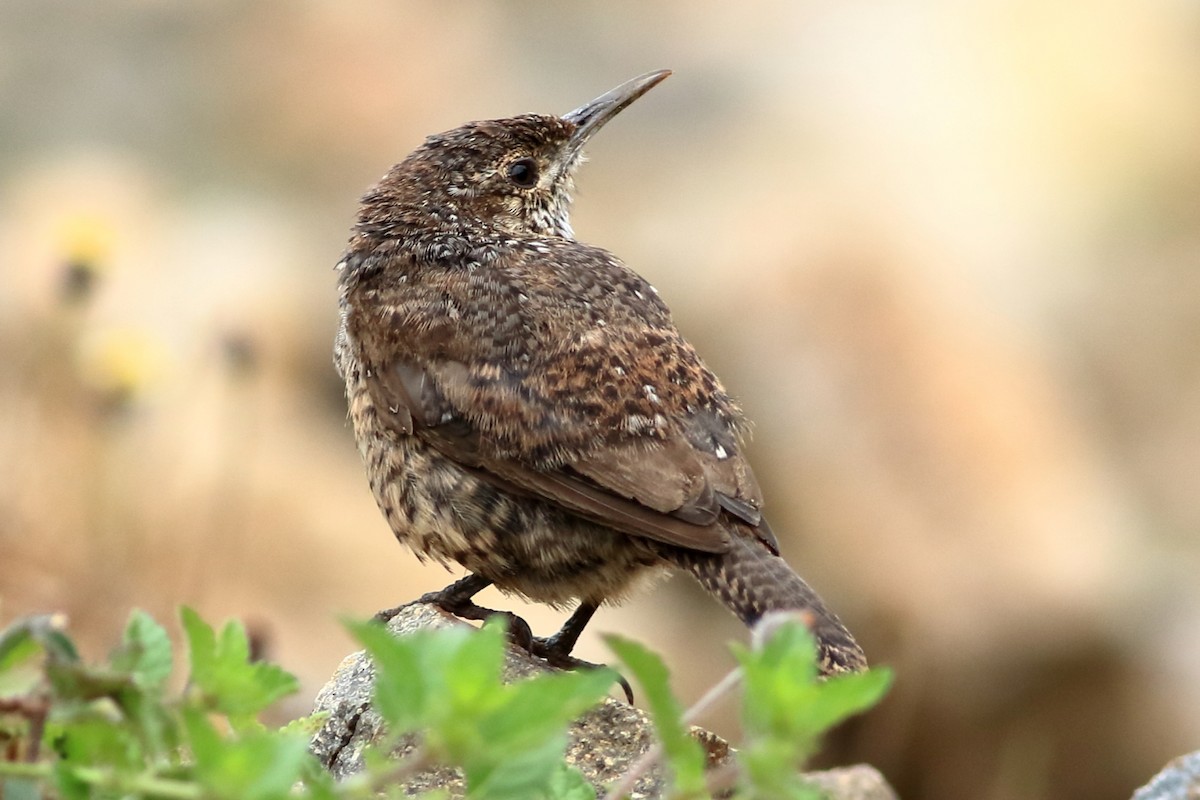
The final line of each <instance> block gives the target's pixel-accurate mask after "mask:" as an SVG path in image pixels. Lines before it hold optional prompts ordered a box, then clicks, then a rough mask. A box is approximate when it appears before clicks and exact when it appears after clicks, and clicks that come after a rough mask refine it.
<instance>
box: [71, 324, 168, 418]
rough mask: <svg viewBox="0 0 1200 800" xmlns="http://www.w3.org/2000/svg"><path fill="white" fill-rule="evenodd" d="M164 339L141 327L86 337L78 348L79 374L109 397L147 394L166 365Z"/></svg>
mask: <svg viewBox="0 0 1200 800" xmlns="http://www.w3.org/2000/svg"><path fill="white" fill-rule="evenodd" d="M167 361H168V359H167V349H166V347H165V346H164V344H163V342H162V341H161V340H160V339H158V338H157V337H155V336H154V335H152V334H151V333H148V332H146V331H144V330H136V329H130V328H116V329H107V330H100V331H96V332H94V333H92V334H89V335H88V336H86V337H85V338H84V339H83V341H82V342H81V343H80V348H79V362H78V364H79V375H80V380H81V381H82V382H83V384H84V385H85V386H87V387H88V388H90V389H92V390H93V391H95V392H96V393H97V394H99V395H101V396H103V397H104V398H106V399H110V400H119V401H128V400H133V399H135V398H138V397H144V396H145V395H147V394H150V393H152V392H153V391H154V389H156V388H157V387H158V386H159V385H160V384H161V383H162V379H163V376H164V374H165V373H166V366H167Z"/></svg>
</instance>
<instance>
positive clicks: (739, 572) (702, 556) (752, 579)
mask: <svg viewBox="0 0 1200 800" xmlns="http://www.w3.org/2000/svg"><path fill="white" fill-rule="evenodd" d="M732 538H733V540H734V544H733V549H732V550H730V551H729V552H727V553H701V552H697V551H694V550H674V549H672V551H671V552H670V553H668V554H667V555H668V558H670V560H671V561H672V562H674V563H675V565H676V566H678V567H680V568H681V569H684V570H686V571H687V572H689V573H691V575H692V576H693V577H695V578H696V580H698V581H699V582H700V585H701V586H703V587H704V588H705V589H707V590H708V592H709V593H710V594H712V595H713V596H714V597H716V598H717V599H719V600H720V601H721V602H722V603H724V604H725V606H726V607H727V608H728V609H729V610H730V611H732V612H733V613H734V614H735V615H737V617H738V618H739V619H740V620H742V622H744V623H745V624H746V625H747V627H750V626H753V625H754V624H755V623H757V622H758V621H759V619H761V618H762V617H763V615H765V614H768V613H770V612H772V611H799V612H801V613H802V614H803V615H804V616H805V617H806V618H807V619H808V620H809V627H810V628H811V629H812V632H813V635H814V636H815V637H816V639H817V651H818V655H819V658H820V662H821V663H820V666H821V672H822V673H823V674H826V675H830V674H834V673H838V672H858V671H860V670H864V669H866V668H867V658H866V655H864V653H863V651H862V648H861V647H859V646H858V643H857V642H856V641H854V637H853V636H852V635H851V634H850V631H848V630H847V629H846V626H845V625H843V624H842V621H841V620H840V619H838V617H837V615H836V614H834V613H833V612H832V611H830V610H829V609H827V608H826V607H825V603H824V602H822V601H821V598H820V597H819V596H818V595H817V593H816V592H814V591H813V590H812V588H811V587H810V586H809V585H808V584H807V583H805V582H804V579H803V578H801V577H800V576H799V575H797V574H796V573H795V571H794V570H792V568H791V567H789V566H788V564H787V562H786V561H784V560H783V559H782V558H780V557H779V556H777V555H773V554H771V553H770V552H768V551H767V548H766V547H765V546H764V545H763V544H762V543H761V542H759V541H758V540H756V539H753V538H750V536H748V535H737V533H736V532H735V534H734V536H733V537H732Z"/></svg>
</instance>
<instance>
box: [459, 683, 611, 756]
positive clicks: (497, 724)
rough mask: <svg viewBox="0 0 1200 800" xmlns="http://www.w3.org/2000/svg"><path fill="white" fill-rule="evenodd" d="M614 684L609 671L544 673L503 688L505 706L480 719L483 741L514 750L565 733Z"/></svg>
mask: <svg viewBox="0 0 1200 800" xmlns="http://www.w3.org/2000/svg"><path fill="white" fill-rule="evenodd" d="M614 683H616V673H615V672H613V671H612V670H610V669H585V670H579V671H577V672H559V673H546V674H542V675H536V676H534V677H532V678H527V679H525V680H523V681H520V682H518V683H514V684H512V685H510V686H505V687H503V693H504V704H503V706H502V707H500V708H498V709H496V711H495V712H493V713H491V714H489V715H487V716H485V717H484V718H483V719H481V720H480V726H479V727H480V733H481V734H482V736H483V738H484V739H486V740H488V741H491V742H495V743H497V744H503V746H505V747H506V748H511V749H512V750H513V751H520V750H523V749H524V748H526V747H533V746H536V745H537V744H538V743H539V742H542V741H544V740H546V739H548V738H550V737H552V736H554V735H556V734H559V733H561V732H562V731H564V730H565V729H566V727H567V725H569V724H570V723H571V722H572V721H573V720H574V719H576V718H577V717H578V716H579V715H580V714H582V713H583V712H585V711H587V710H588V709H589V708H591V707H592V706H594V705H596V703H598V702H599V701H600V700H601V699H602V698H603V697H604V696H605V694H607V693H608V690H609V689H610V688H611V687H612V685H613V684H614Z"/></svg>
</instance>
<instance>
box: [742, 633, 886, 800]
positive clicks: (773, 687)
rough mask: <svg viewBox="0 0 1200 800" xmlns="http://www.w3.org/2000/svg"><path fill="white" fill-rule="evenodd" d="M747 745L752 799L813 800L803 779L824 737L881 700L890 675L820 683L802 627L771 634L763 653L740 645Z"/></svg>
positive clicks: (878, 672) (746, 785) (747, 786)
mask: <svg viewBox="0 0 1200 800" xmlns="http://www.w3.org/2000/svg"><path fill="white" fill-rule="evenodd" d="M734 655H735V656H736V657H737V659H738V661H739V662H740V663H741V667H742V675H743V685H744V699H743V707H742V723H743V729H744V731H745V735H746V741H745V744H744V745H743V747H742V749H741V752H740V754H739V759H740V761H741V764H742V767H743V776H744V780H743V782H742V790H743V794H744V795H745V796H746V797H748V798H763V799H764V800H767V799H768V798H769V799H770V800H775V798H797V799H798V798H809V797H815V796H819V795H816V794H814V790H813V789H812V787H811V786H807V785H805V783H804V781H803V780H802V778H801V777H800V772H799V770H800V767H801V765H802V764H803V762H804V760H805V759H807V758H808V756H809V755H811V754H812V752H813V751H814V750H815V749H816V745H817V741H818V739H819V737H820V736H821V734H823V733H824V732H825V731H827V730H828V729H829V728H831V727H833V726H834V725H836V724H837V723H838V722H841V721H842V720H843V719H845V718H846V717H848V716H850V715H851V714H854V713H857V712H859V711H862V710H864V709H866V708H869V707H870V706H871V705H873V704H874V703H876V702H878V700H879V698H880V697H882V696H883V693H884V692H885V691H886V690H887V687H888V685H889V683H890V681H891V673H890V672H889V671H887V670H885V669H874V670H871V671H870V672H865V673H855V674H845V675H835V676H833V677H830V678H828V679H826V680H822V679H820V678H818V668H817V650H816V644H815V642H814V640H813V637H812V634H811V633H810V632H809V630H808V629H807V628H806V627H805V626H804V625H802V624H800V623H793V624H790V625H785V626H783V627H781V628H780V629H778V630H777V631H775V632H774V634H773V635H772V636H771V638H770V639H768V640H767V641H766V642H765V643H763V645H762V647H761V648H760V649H758V650H750V649H747V648H745V647H740V646H737V647H735V648H734Z"/></svg>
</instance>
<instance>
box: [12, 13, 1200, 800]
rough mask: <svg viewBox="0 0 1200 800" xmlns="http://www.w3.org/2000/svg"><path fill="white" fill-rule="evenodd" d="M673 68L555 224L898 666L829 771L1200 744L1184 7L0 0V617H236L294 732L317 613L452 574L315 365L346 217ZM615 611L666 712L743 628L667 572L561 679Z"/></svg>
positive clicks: (440, 581)
mask: <svg viewBox="0 0 1200 800" xmlns="http://www.w3.org/2000/svg"><path fill="white" fill-rule="evenodd" d="M661 67H670V68H672V69H674V70H675V75H674V76H673V77H672V78H671V79H670V80H669V81H667V82H666V83H665V84H663V85H662V86H660V87H658V88H656V89H655V90H654V91H653V92H652V93H650V94H649V95H648V96H647V97H646V98H644V99H643V100H642V101H640V102H638V103H637V104H636V105H634V106H633V107H632V108H631V109H630V110H629V111H627V112H625V113H624V114H623V115H622V116H621V117H620V119H618V120H617V121H616V122H615V123H614V124H612V125H611V126H609V127H608V128H607V129H606V130H605V131H604V133H603V134H602V135H600V136H599V137H598V138H597V139H596V140H595V142H594V145H593V146H592V148H591V149H590V154H591V161H592V163H591V164H590V165H589V166H588V167H586V168H585V169H584V171H583V173H582V174H581V176H580V181H579V183H580V191H579V197H578V201H577V203H576V213H575V216H574V223H575V229H576V231H577V232H578V234H579V236H580V238H581V239H583V240H585V241H589V242H592V243H596V244H600V245H602V246H605V247H607V248H609V249H611V250H613V251H614V252H616V253H617V254H619V255H620V256H621V257H622V258H624V259H625V260H626V261H627V262H628V263H629V264H630V265H632V266H633V267H634V268H635V269H637V270H638V271H640V272H641V273H643V274H644V275H645V276H646V277H647V278H649V279H650V280H651V281H652V282H653V283H655V284H656V286H657V287H658V288H659V289H660V291H661V293H662V295H663V297H664V298H666V299H667V301H668V302H669V303H670V304H671V305H672V307H673V308H674V310H675V313H676V318H677V321H678V323H679V325H680V327H681V328H682V329H683V331H684V332H685V334H686V335H688V336H689V337H690V338H691V339H692V340H693V341H694V342H695V343H696V344H697V346H698V347H699V349H700V350H701V352H702V353H704V354H705V356H706V358H707V360H708V362H709V363H710V365H711V366H712V367H713V368H714V369H715V370H716V371H717V373H718V374H720V375H721V376H722V378H723V379H724V381H725V383H726V385H727V387H728V388H729V389H730V391H731V392H732V393H733V394H735V395H736V396H737V397H739V398H740V399H741V401H742V402H743V405H744V407H745V409H746V410H747V412H748V414H749V416H750V417H751V418H752V419H753V420H754V421H755V422H756V428H755V437H754V440H753V443H752V445H751V451H750V452H751V459H752V461H753V462H754V464H755V467H756V471H757V473H758V475H759V477H760V479H761V481H762V483H763V484H764V489H765V492H766V496H767V510H768V513H769V514H770V516H771V519H772V522H773V526H774V528H775V530H776V531H777V532H778V533H779V535H780V539H781V540H782V545H783V549H784V553H785V555H786V556H787V557H788V558H789V560H790V561H791V562H792V563H793V564H794V565H795V566H796V567H797V568H798V569H799V571H800V572H801V573H802V574H804V575H805V576H807V577H808V578H809V579H810V580H811V581H812V583H813V584H814V585H815V586H816V587H817V588H818V589H819V590H820V591H821V592H822V593H823V594H824V596H825V597H826V599H827V600H828V601H829V602H830V604H831V605H832V606H833V607H834V608H836V609H837V610H838V611H839V613H840V614H841V615H842V617H843V618H844V619H845V620H846V621H847V622H848V624H849V625H850V627H851V628H852V629H853V630H854V631H855V632H856V633H857V634H858V636H859V639H860V641H861V642H862V643H863V644H864V646H865V647H866V649H867V652H868V653H869V654H870V656H871V657H872V659H873V660H874V661H875V662H876V663H887V664H890V665H892V666H893V667H894V668H895V670H896V672H897V681H896V685H895V687H894V689H893V691H892V692H891V694H890V695H889V697H888V698H887V699H886V701H885V702H884V703H883V704H882V705H881V706H880V707H879V708H878V709H877V710H876V711H874V712H872V713H871V714H870V715H868V716H866V717H864V718H862V719H859V720H857V721H855V722H853V723H851V724H849V725H847V726H845V727H844V728H843V729H841V730H840V731H839V732H838V734H837V735H836V736H835V737H833V738H832V739H831V740H830V741H829V742H828V744H827V746H826V748H825V750H824V751H823V754H822V761H823V762H824V763H851V762H854V761H869V762H871V763H873V764H874V765H875V766H877V767H878V768H879V769H881V770H882V771H883V772H884V773H885V774H886V776H887V777H888V779H889V780H890V781H891V782H892V783H893V785H894V786H895V787H896V788H897V789H898V790H899V792H900V794H901V796H902V797H905V798H910V799H912V798H931V799H934V800H949V799H950V798H967V797H972V798H988V799H989V800H1007V799H1008V798H1034V799H1035V800H1036V799H1038V798H1090V799H1091V800H1097V799H1103V798H1125V797H1128V796H1129V795H1130V793H1131V792H1132V791H1133V789H1134V788H1135V787H1136V786H1137V785H1139V784H1141V783H1144V782H1145V781H1146V780H1148V779H1149V778H1150V777H1151V775H1152V774H1153V773H1154V772H1155V771H1157V769H1158V768H1159V767H1160V766H1161V765H1162V764H1163V763H1165V762H1166V761H1167V760H1168V759H1170V758H1172V757H1174V756H1176V755H1179V754H1181V753H1183V752H1185V751H1188V750H1191V749H1195V748H1196V747H1197V746H1198V745H1200V637H1198V635H1197V632H1198V631H1200V580H1197V578H1196V576H1197V571H1198V568H1200V538H1198V537H1197V533H1198V532H1200V5H1197V4H1196V3H1191V2H1181V1H1180V0H1145V1H1144V2H1140V3H1128V2H1120V1H1119V0H1052V1H1050V2H1047V1H1046V0H1036V1H1034V0H982V1H981V2H974V3H958V2H953V1H952V0H881V1H880V2H871V3H867V2H859V1H858V0H850V1H849V2H832V1H831V0H803V2H792V1H791V0H768V1H767V2H762V3H758V4H755V5H754V6H753V8H752V9H751V8H749V7H747V6H744V5H736V4H727V3H716V2H683V0H675V1H674V2H662V3H656V4H645V3H636V2H609V3H599V2H596V3H570V4H567V3H554V2H550V1H549V0H540V1H535V0H525V1H524V2H512V3H505V4H500V3H486V2H482V1H481V0H468V1H464V2H455V3H445V2H440V1H439V0H427V1H426V2H416V1H409V0H389V2H363V3H353V4H350V3H335V2H332V0H329V1H328V2H318V1H317V0H310V1H308V2H283V0H264V1H263V2H256V3H252V4H246V3H240V2H233V1H232V0H210V2H206V3H192V4H184V3H160V2H153V0H111V2H106V3H87V2H62V1H61V0H39V1H38V2H17V1H16V0H0V615H2V617H3V618H5V619H8V620H11V619H12V618H13V617H15V616H18V615H21V614H26V613H31V612H35V611H46V610H59V611H64V612H66V613H67V614H68V615H69V617H70V620H71V626H72V628H73V630H74V631H75V633H76V634H77V635H78V636H79V637H80V638H81V639H82V640H83V641H84V643H85V644H86V646H87V647H89V648H91V649H92V651H93V653H94V654H99V653H101V652H103V651H104V650H105V649H106V648H107V647H108V646H109V645H110V644H111V643H112V642H114V641H115V637H116V636H117V634H118V632H119V630H120V628H121V626H122V624H123V622H124V620H125V618H126V616H127V615H128V613H129V611H130V609H131V608H133V607H142V608H146V609H148V610H150V611H151V612H152V613H154V614H155V615H156V616H158V618H159V619H163V620H168V621H169V620H173V619H174V616H175V609H176V607H177V606H178V605H179V604H181V603H188V604H192V605H194V606H196V607H198V608H199V609H200V610H201V611H202V612H203V613H204V614H205V615H207V616H209V617H210V618H216V619H220V618H223V617H229V616H233V617H238V618H241V619H243V620H245V621H247V623H248V624H249V625H251V626H252V628H253V630H254V631H255V632H256V633H257V634H258V636H259V638H260V640H261V642H262V644H263V646H264V647H265V649H266V651H267V652H268V654H269V655H270V657H272V658H274V659H277V660H279V661H280V662H282V663H283V664H284V665H285V666H287V667H288V668H289V669H292V670H294V671H296V672H298V673H299V675H300V676H301V678H302V680H303V683H304V689H303V692H302V693H301V695H300V696H299V697H297V698H295V699H294V700H293V701H292V703H291V705H290V706H287V707H285V708H284V709H283V713H284V714H287V715H299V714H303V713H305V712H306V710H307V709H308V708H309V705H310V703H311V699H312V697H313V695H314V694H315V693H316V691H317V689H318V688H319V687H320V686H321V684H322V683H323V682H324V680H325V679H326V678H327V677H328V676H329V675H330V674H331V673H332V672H333V670H334V668H335V667H336V666H337V664H338V662H339V661H340V659H341V658H342V657H343V656H344V655H346V654H347V653H348V652H349V651H350V650H352V649H353V647H352V644H351V642H350V640H349V638H348V637H347V636H346V635H345V634H344V633H343V631H342V628H341V627H340V624H339V621H338V620H339V618H340V616H342V615H350V616H357V617H362V616H366V615H369V614H371V613H373V612H374V611H376V610H377V609H379V608H383V607H388V606H391V605H395V604H397V603H399V602H402V601H406V600H409V599H412V598H414V597H416V596H417V595H418V594H420V593H422V592H424V591H427V590H431V589H435V588H439V587H440V586H442V585H444V584H445V583H447V582H448V581H449V580H450V579H451V577H453V576H451V575H448V574H447V573H446V572H445V571H443V570H441V569H440V568H437V567H428V568H422V567H419V566H418V564H417V561H416V559H415V558H413V557H412V556H411V555H410V554H409V553H408V552H407V551H405V550H404V549H403V548H401V547H400V546H398V545H397V544H396V543H395V541H394V540H393V538H392V536H391V534H390V532H389V530H388V528H387V527H386V524H385V523H384V521H383V519H382V518H381V516H380V515H379V513H378V512H377V510H376V508H375V506H374V503H373V501H372V499H371V496H370V494H369V493H368V489H367V484H366V480H365V478H364V475H363V471H362V467H361V465H360V463H359V460H358V455H357V453H356V451H355V449H354V444H353V437H352V434H351V431H350V430H349V428H348V426H347V424H346V420H345V406H344V402H343V399H342V389H341V386H340V385H339V383H338V379H337V377H336V375H335V374H334V371H333V368H332V366H331V363H330V347H331V340H332V336H333V332H334V328H335V324H336V302H335V293H336V292H335V277H334V273H333V271H332V267H333V265H334V264H335V263H336V262H337V260H338V257H339V255H340V251H341V248H342V245H343V243H344V242H345V240H346V236H347V232H348V229H349V226H350V224H351V222H352V220H353V216H354V213H355V208H356V202H357V198H358V197H359V196H360V195H361V193H362V192H363V191H364V190H365V189H366V188H367V187H368V186H369V185H370V184H371V183H372V182H373V181H374V180H375V179H376V178H377V177H378V176H380V175H381V174H382V173H383V172H384V171H385V170H386V169H387V167H388V166H389V165H390V164H391V163H393V162H394V161H397V160H399V159H400V158H402V157H403V156H404V155H405V154H406V153H407V152H408V151H409V150H411V149H412V148H413V147H415V146H416V145H417V144H419V142H420V141H421V138H422V137H423V136H424V135H425V134H427V133H431V132H434V131H439V130H444V129H447V128H450V127H454V126H456V125H458V124H459V123H461V122H463V121H465V120H468V119H478V118H484V117H495V116H508V115H512V114H516V113H520V112H526V111H542V112H558V113H563V112H565V111H568V110H570V109H572V108H574V107H575V106H577V105H579V104H581V103H582V102H584V101H586V100H588V99H590V98H592V97H593V96H595V95H598V94H600V93H601V92H603V91H605V90H607V89H609V88H611V87H612V86H615V85H616V84H618V83H620V82H622V81H624V80H625V79H627V78H630V77H632V76H634V75H637V74H640V73H642V72H645V71H648V70H651V69H657V68H661ZM484 599H485V600H486V601H488V602H489V603H491V604H493V605H498V606H501V607H508V608H513V609H515V610H517V611H519V613H521V614H522V615H524V616H526V618H527V619H529V621H530V622H531V624H533V626H534V628H535V630H540V631H543V632H550V631H552V630H554V629H555V628H556V627H557V626H558V624H559V623H560V622H561V621H562V619H563V616H562V615H561V614H556V613H554V612H551V611H548V610H546V609H542V608H536V607H534V608H527V607H524V606H522V605H521V604H520V603H518V602H517V601H515V600H505V599H501V598H499V597H496V596H487V597H484ZM603 631H621V632H625V633H628V634H631V635H634V636H636V637H638V638H641V639H643V640H645V641H647V642H649V643H651V644H653V645H654V646H656V647H658V648H660V649H661V650H662V651H664V653H665V654H666V657H667V658H668V660H669V662H670V664H671V665H672V667H673V669H674V673H675V680H676V683H677V685H678V687H679V691H680V692H681V694H682V695H683V696H684V698H685V700H686V701H688V702H690V701H692V700H694V699H695V698H696V697H698V696H699V694H700V693H701V692H702V691H703V689H704V687H705V686H707V685H709V684H710V683H712V682H713V681H715V680H716V679H717V678H718V677H719V676H720V675H721V674H723V673H724V672H725V671H726V670H727V669H728V668H729V667H730V665H731V658H730V656H729V655H728V653H727V650H726V648H725V643H726V642H727V641H729V640H731V639H742V638H743V637H744V636H745V633H744V631H742V630H741V629H740V628H739V626H738V624H737V623H736V622H735V621H734V620H733V619H732V618H731V617H729V616H728V615H727V614H726V612H725V611H724V610H723V609H721V608H720V607H719V606H718V605H717V604H716V603H715V602H712V601H710V600H709V599H707V598H706V596H705V595H703V593H702V592H700V591H699V590H698V589H697V588H695V587H694V586H692V585H691V584H689V583H688V582H687V581H686V580H682V579H680V580H672V581H670V582H667V583H665V584H663V585H660V586H658V587H657V588H656V589H654V590H653V591H650V592H646V593H643V594H641V595H639V596H638V597H636V598H635V599H633V600H632V601H631V602H629V603H628V604H627V605H625V606H623V607H620V608H614V609H605V610H603V611H602V612H601V613H600V614H599V615H598V617H597V618H596V620H595V621H594V622H593V624H592V626H591V628H590V632H589V634H588V635H587V636H586V637H585V640H584V641H583V642H582V644H581V648H580V653H581V654H582V655H583V656H584V657H588V658H591V659H594V660H605V659H606V658H607V654H606V652H605V650H604V648H603V645H602V644H601V643H600V641H599V639H598V638H597V634H599V633H601V632H603ZM705 722H706V723H707V724H708V725H710V726H711V727H713V728H714V729H716V730H717V731H719V732H722V733H725V734H727V735H731V736H736V734H737V722H736V719H735V717H734V714H733V713H732V711H729V710H726V711H724V712H722V713H721V714H717V715H715V716H713V717H712V718H710V719H708V720H706V721H705Z"/></svg>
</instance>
